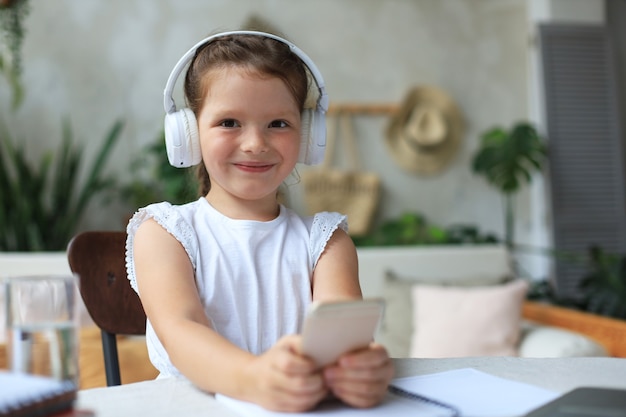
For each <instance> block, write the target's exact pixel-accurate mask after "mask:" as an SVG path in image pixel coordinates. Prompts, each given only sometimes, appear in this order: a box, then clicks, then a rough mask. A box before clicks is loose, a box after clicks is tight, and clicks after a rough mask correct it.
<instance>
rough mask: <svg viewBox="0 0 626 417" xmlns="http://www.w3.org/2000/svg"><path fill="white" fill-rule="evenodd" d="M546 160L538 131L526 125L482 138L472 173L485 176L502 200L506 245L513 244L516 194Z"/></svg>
mask: <svg viewBox="0 0 626 417" xmlns="http://www.w3.org/2000/svg"><path fill="white" fill-rule="evenodd" d="M545 159H546V146H545V144H544V142H543V140H542V138H541V137H540V136H539V134H538V133H537V130H536V129H535V128H534V127H533V126H532V125H531V124H529V123H527V122H520V123H517V124H515V125H514V126H513V127H512V128H511V129H510V130H505V129H503V128H501V127H495V128H492V129H490V130H488V131H486V132H485V133H484V134H483V135H482V136H481V142H480V147H479V149H478V151H477V152H476V154H475V155H474V158H473V161H472V169H473V171H474V173H476V174H478V175H482V176H484V177H485V179H486V180H487V182H489V184H491V185H493V186H494V187H496V188H497V189H498V190H499V191H500V192H501V193H502V195H503V198H504V205H503V207H504V219H505V239H504V241H505V243H506V245H507V246H508V247H509V248H510V247H512V246H513V242H514V226H515V205H514V200H515V195H516V193H517V192H518V191H519V190H520V189H521V188H522V186H524V185H525V184H528V183H530V182H531V180H532V175H533V173H535V172H540V171H541V169H542V166H543V163H544V162H545Z"/></svg>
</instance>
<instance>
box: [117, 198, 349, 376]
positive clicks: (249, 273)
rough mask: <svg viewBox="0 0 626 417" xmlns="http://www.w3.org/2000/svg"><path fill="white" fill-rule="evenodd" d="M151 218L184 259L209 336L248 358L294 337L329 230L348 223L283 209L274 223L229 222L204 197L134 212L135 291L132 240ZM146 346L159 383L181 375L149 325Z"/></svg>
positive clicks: (130, 232)
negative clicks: (179, 248) (219, 337)
mask: <svg viewBox="0 0 626 417" xmlns="http://www.w3.org/2000/svg"><path fill="white" fill-rule="evenodd" d="M150 218H153V219H155V220H156V221H157V222H158V223H159V224H160V225H161V226H162V227H163V228H164V229H165V230H167V231H168V232H169V233H170V234H172V235H173V236H174V237H175V238H176V239H177V240H178V241H179V242H180V243H181V244H182V246H183V247H184V248H185V251H186V252H187V254H188V255H189V260H190V261H191V264H192V267H193V270H194V272H195V279H196V286H197V288H198V293H199V294H200V299H201V301H202V304H203V306H204V310H205V312H206V314H207V317H208V318H209V320H210V321H211V324H212V327H213V329H214V330H215V331H217V332H218V333H219V334H221V335H222V336H224V337H225V338H226V339H228V340H230V341H231V342H232V343H234V344H235V345H237V346H239V347H240V348H242V349H244V350H247V351H249V352H252V353H254V354H260V353H262V352H264V351H266V350H267V349H269V348H270V347H271V346H273V345H274V343H275V342H276V341H277V340H278V339H279V338H280V337H282V336H284V335H287V334H293V333H298V332H299V331H300V328H301V326H302V322H303V319H304V315H305V313H306V309H307V308H308V305H309V304H310V302H311V298H312V294H311V276H312V273H313V269H314V268H315V265H316V264H317V260H318V259H319V257H320V255H321V254H322V252H323V251H324V248H325V246H326V243H327V242H328V240H329V239H330V237H331V235H332V234H333V233H334V232H335V230H337V228H342V229H343V230H347V223H346V216H344V215H341V214H339V213H328V212H323V213H318V214H316V215H315V216H313V217H300V216H298V215H297V214H296V213H295V212H294V211H293V210H291V209H288V208H286V207H284V206H282V205H281V206H280V214H279V215H278V217H276V218H275V219H273V220H271V221H267V222H260V221H251V220H233V219H230V218H228V217H226V216H224V215H223V214H221V213H220V212H218V211H217V210H215V209H214V208H213V207H212V206H211V205H210V204H209V203H208V201H207V200H206V199H205V198H204V197H201V198H199V199H198V200H196V201H194V202H191V203H188V204H185V205H181V206H173V205H171V204H170V203H167V202H164V203H157V204H152V205H149V206H147V207H145V208H142V209H139V211H138V212H137V213H135V215H134V216H133V218H132V219H131V220H130V222H129V224H128V227H127V233H128V238H127V241H126V269H127V272H128V279H129V280H130V283H131V286H132V287H133V289H135V291H138V289H137V279H136V276H135V266H134V260H133V241H134V235H135V232H136V231H137V228H138V227H139V225H140V224H141V223H143V222H144V221H146V220H147V219H150ZM172 279H176V277H175V276H173V277H172ZM146 344H147V347H148V353H149V355H150V360H151V361H152V364H153V365H154V366H155V367H156V368H157V369H158V370H159V371H160V372H161V376H170V375H180V372H179V371H178V370H177V369H176V368H175V367H174V365H172V363H171V361H170V359H169V357H168V355H167V352H166V351H165V348H164V347H163V345H162V344H161V342H160V341H159V339H158V338H157V336H156V334H155V332H154V329H153V328H152V325H151V324H150V321H149V320H148V322H147V325H146Z"/></svg>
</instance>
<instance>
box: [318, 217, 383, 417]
mask: <svg viewBox="0 0 626 417" xmlns="http://www.w3.org/2000/svg"><path fill="white" fill-rule="evenodd" d="M359 298H362V294H361V287H360V285H359V272H358V259H357V253H356V248H355V247H354V244H353V242H352V239H351V238H350V236H348V234H347V233H346V232H344V231H343V230H341V229H337V230H336V231H335V233H334V234H333V235H332V237H331V238H330V240H329V241H328V243H327V244H326V249H325V250H324V252H323V253H322V256H320V259H319V260H318V262H317V266H316V267H315V270H314V272H313V299H314V300H336V299H359ZM393 374H394V369H393V363H392V362H391V359H390V358H389V355H388V354H387V351H386V349H385V348H384V347H383V346H381V345H379V344H376V343H372V344H370V345H369V346H368V347H367V348H366V349H361V350H358V351H356V352H350V353H347V354H345V355H343V356H342V357H341V358H339V361H338V362H337V364H335V365H331V366H328V367H327V368H325V369H324V381H325V383H326V385H327V386H328V387H329V389H330V390H331V392H332V393H333V394H334V395H335V396H336V397H338V398H340V399H341V400H342V401H344V402H345V403H347V404H350V405H352V406H354V407H358V408H367V407H373V406H375V405H377V404H379V403H380V402H381V401H382V400H383V398H384V397H385V394H386V392H387V386H388V385H389V382H390V381H391V378H392V377H393Z"/></svg>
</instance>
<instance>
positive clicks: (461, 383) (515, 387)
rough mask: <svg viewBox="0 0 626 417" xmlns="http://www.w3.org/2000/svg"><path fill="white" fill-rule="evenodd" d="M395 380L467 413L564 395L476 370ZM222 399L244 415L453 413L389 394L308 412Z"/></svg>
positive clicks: (527, 405)
mask: <svg viewBox="0 0 626 417" xmlns="http://www.w3.org/2000/svg"><path fill="white" fill-rule="evenodd" d="M392 384H393V385H395V386H397V387H400V388H402V389H404V390H407V391H411V392H413V393H416V394H419V395H423V396H426V397H429V398H432V399H434V400H437V401H439V402H442V403H446V404H449V405H452V406H454V407H456V408H457V409H459V410H460V412H461V415H462V416H463V417H506V416H523V415H524V414H526V413H528V412H529V411H531V410H533V409H535V408H537V407H539V406H540V405H543V404H545V403H547V402H549V401H551V400H553V399H554V398H556V397H558V396H559V394H558V393H555V392H553V391H549V390H546V389H543V388H540V387H536V386H534V385H530V384H525V383H522V382H517V381H512V380H510V379H505V378H500V377H496V376H493V375H490V374H487V373H485V372H481V371H478V370H476V369H472V368H464V369H457V370H453V371H445V372H439V373H436V374H429V375H420V376H413V377H407V378H397V379H394V380H393V381H392ZM216 398H217V400H218V401H221V402H222V403H224V404H225V405H226V406H228V407H230V408H232V409H233V410H235V411H236V412H238V413H240V414H241V415H242V416H250V417H253V416H258V417H280V416H286V415H290V416H302V417H312V416H327V417H330V416H348V417H350V416H355V417H359V416H362V417H366V416H385V417H391V416H411V417H413V416H417V415H419V416H425V417H430V416H449V415H450V412H449V411H447V410H445V409H441V408H438V407H436V406H433V405H429V404H425V403H422V402H419V401H413V400H409V399H405V398H401V397H398V396H395V395H391V394H389V395H387V397H386V399H385V401H384V402H383V403H382V404H380V405H379V406H378V407H375V408H371V409H366V410H361V409H354V408H351V407H348V406H345V405H342V404H341V403H338V402H332V403H327V404H323V405H322V406H321V407H319V408H318V409H315V410H313V411H309V412H306V413H278V412H272V411H267V410H265V409H263V408H261V407H260V406H258V405H256V404H251V403H248V402H244V401H239V400H235V399H232V398H229V397H226V396H223V395H219V394H218V395H216Z"/></svg>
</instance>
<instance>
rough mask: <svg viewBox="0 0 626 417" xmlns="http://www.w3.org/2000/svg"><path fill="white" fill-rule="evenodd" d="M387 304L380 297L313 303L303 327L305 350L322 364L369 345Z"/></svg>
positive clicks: (303, 348) (303, 347) (303, 345)
mask: <svg viewBox="0 0 626 417" xmlns="http://www.w3.org/2000/svg"><path fill="white" fill-rule="evenodd" d="M384 306H385V303H384V301H383V300H382V299H379V298H371V299H365V300H350V301H325V302H314V303H312V304H311V306H310V308H309V311H308V313H307V316H306V319H305V321H304V326H303V328H302V352H303V353H304V354H305V355H307V356H309V357H310V358H312V359H313V360H314V361H315V363H316V364H317V365H318V366H319V367H322V366H326V365H329V364H331V363H333V362H335V361H337V359H338V358H339V356H341V355H342V354H344V353H346V352H350V351H352V350H356V349H359V348H362V347H365V346H367V345H369V344H370V343H371V342H372V341H373V340H374V336H375V334H376V330H377V329H378V326H379V324H380V321H381V318H382V315H383V310H384Z"/></svg>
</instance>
